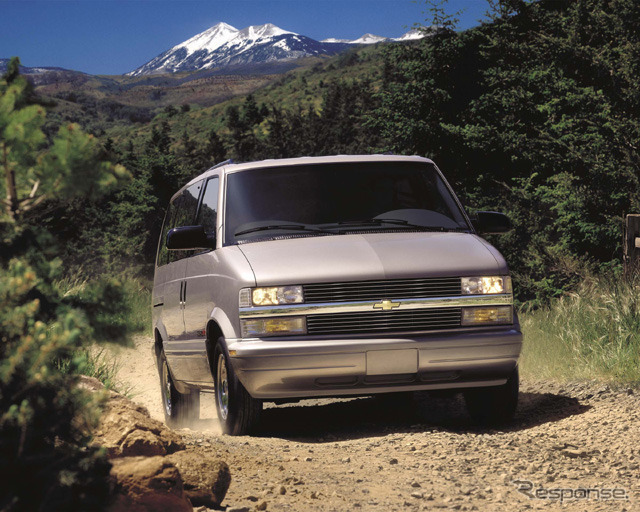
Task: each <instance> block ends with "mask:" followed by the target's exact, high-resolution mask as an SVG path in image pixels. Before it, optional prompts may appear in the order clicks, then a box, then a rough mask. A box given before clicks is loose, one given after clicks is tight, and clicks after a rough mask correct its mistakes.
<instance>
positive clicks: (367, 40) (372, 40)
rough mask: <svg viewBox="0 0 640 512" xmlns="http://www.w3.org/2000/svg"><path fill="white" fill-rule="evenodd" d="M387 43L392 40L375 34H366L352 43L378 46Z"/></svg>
mask: <svg viewBox="0 0 640 512" xmlns="http://www.w3.org/2000/svg"><path fill="white" fill-rule="evenodd" d="M386 41H390V39H389V38H387V37H382V36H376V35H374V34H364V35H362V36H360V37H359V38H358V39H354V40H353V41H351V44H376V43H384V42H386Z"/></svg>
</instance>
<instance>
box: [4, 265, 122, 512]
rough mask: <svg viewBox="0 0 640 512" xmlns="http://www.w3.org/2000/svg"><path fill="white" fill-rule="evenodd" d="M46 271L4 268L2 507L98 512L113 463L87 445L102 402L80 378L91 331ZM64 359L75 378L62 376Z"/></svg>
mask: <svg viewBox="0 0 640 512" xmlns="http://www.w3.org/2000/svg"><path fill="white" fill-rule="evenodd" d="M39 267H40V268H39V270H40V271H39V272H38V271H36V269H35V267H34V266H33V265H31V264H30V263H29V262H28V261H27V260H26V259H25V258H20V259H17V258H16V259H12V260H10V261H9V263H8V264H7V265H2V267H1V268H0V341H1V343H0V474H2V475H3V481H2V484H3V485H2V486H0V509H1V510H96V509H100V508H101V507H102V506H103V505H104V503H105V502H106V500H107V497H108V491H109V487H108V480H107V477H108V473H109V468H110V465H109V463H108V462H107V460H106V457H105V454H104V453H103V451H101V450H99V449H96V448H90V447H88V446H87V444H88V441H89V437H88V436H89V432H90V429H91V427H92V426H94V425H95V422H96V420H97V405H98V404H97V403H96V402H95V401H94V400H95V399H94V398H92V397H90V396H89V395H88V394H87V393H86V392H83V391H82V390H80V389H78V388H77V387H76V386H75V379H76V377H74V376H73V374H78V373H81V372H82V371H83V363H84V358H81V357H77V350H78V349H79V347H80V346H82V344H84V343H86V342H87V340H88V339H89V338H90V335H91V327H90V325H89V323H88V321H87V318H86V315H84V314H83V313H82V312H81V311H79V310H77V309H74V308H72V307H69V306H68V305H67V304H65V303H64V301H63V300H61V299H62V298H61V297H60V296H58V295H57V294H56V293H55V288H54V287H53V286H52V285H51V282H50V281H49V278H48V276H43V274H42V270H47V265H45V264H44V263H42V262H40V266H39ZM48 270H49V271H50V273H51V274H55V266H54V265H50V266H49V268H48ZM62 360H64V361H66V364H67V365H68V367H69V370H70V373H69V374H63V373H62V372H60V371H59V370H58V367H57V366H58V364H59V362H60V361H62Z"/></svg>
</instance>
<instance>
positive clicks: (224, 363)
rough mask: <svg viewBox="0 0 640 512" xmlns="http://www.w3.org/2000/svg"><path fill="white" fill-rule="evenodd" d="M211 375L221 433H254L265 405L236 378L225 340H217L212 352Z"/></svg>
mask: <svg viewBox="0 0 640 512" xmlns="http://www.w3.org/2000/svg"><path fill="white" fill-rule="evenodd" d="M211 371H212V372H213V382H214V387H215V401H216V411H217V413H218V420H219V421H220V428H221V429H222V433H223V434H228V435H230V436H243V435H247V434H251V433H253V432H255V431H256V428H257V426H258V423H259V422H260V415H261V413H262V401H261V400H256V399H255V398H253V397H252V396H251V395H250V394H249V393H248V392H247V390H246V389H245V388H244V386H243V385H242V383H241V382H240V381H239V380H238V378H237V377H236V374H235V372H234V371H233V366H232V365H231V364H230V362H229V353H228V352H227V348H226V345H225V343H224V339H223V338H220V339H219V340H218V342H217V343H216V346H215V349H214V351H213V361H212V368H211Z"/></svg>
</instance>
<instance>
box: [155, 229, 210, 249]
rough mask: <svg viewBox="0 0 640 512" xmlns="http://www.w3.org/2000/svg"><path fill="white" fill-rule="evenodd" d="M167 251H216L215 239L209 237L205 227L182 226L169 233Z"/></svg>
mask: <svg viewBox="0 0 640 512" xmlns="http://www.w3.org/2000/svg"><path fill="white" fill-rule="evenodd" d="M166 243H167V249H171V250H188V249H215V247H216V240H215V238H212V239H211V238H209V237H207V234H206V233H205V231H204V227H203V226H181V227H179V228H173V229H171V230H169V232H168V233H167V242H166Z"/></svg>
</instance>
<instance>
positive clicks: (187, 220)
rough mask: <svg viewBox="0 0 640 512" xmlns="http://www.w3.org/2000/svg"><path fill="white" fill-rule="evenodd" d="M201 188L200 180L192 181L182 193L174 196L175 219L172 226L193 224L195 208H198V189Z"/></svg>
mask: <svg viewBox="0 0 640 512" xmlns="http://www.w3.org/2000/svg"><path fill="white" fill-rule="evenodd" d="M201 189H202V181H199V182H198V183H194V184H193V185H191V186H190V187H189V188H188V189H186V190H184V191H183V192H182V194H181V195H180V196H179V197H177V198H176V201H175V203H176V209H177V211H176V221H175V222H174V223H173V227H174V228H177V227H179V226H193V225H194V224H195V220H196V210H197V209H198V199H200V190H201Z"/></svg>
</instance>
